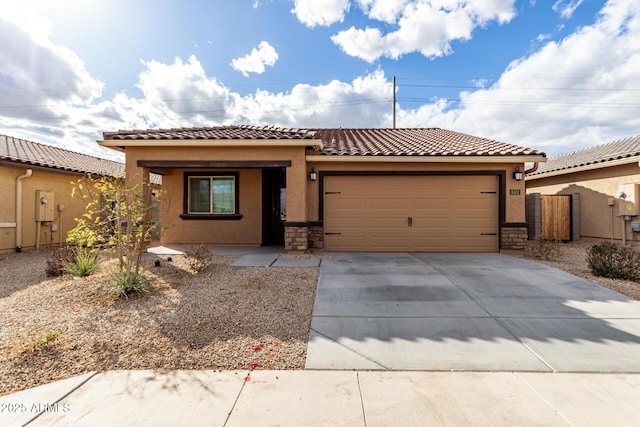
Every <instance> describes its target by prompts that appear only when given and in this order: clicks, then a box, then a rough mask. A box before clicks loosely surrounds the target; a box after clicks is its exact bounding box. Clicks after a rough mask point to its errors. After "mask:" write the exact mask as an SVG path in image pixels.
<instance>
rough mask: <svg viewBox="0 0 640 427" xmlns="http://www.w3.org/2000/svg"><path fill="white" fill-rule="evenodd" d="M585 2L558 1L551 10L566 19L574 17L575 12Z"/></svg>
mask: <svg viewBox="0 0 640 427" xmlns="http://www.w3.org/2000/svg"><path fill="white" fill-rule="evenodd" d="M582 2H583V0H569V1H566V0H557V1H556V2H555V3H554V4H553V6H551V8H552V9H553V11H554V12H557V13H559V14H560V16H562V17H563V18H565V19H569V18H571V17H572V16H573V12H575V11H576V9H577V8H578V7H580V5H581V4H582Z"/></svg>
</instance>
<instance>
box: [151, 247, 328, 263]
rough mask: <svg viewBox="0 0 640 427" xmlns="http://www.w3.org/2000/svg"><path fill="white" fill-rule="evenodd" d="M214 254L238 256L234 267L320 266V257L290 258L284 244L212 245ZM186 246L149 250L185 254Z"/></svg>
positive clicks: (178, 254)
mask: <svg viewBox="0 0 640 427" xmlns="http://www.w3.org/2000/svg"><path fill="white" fill-rule="evenodd" d="M210 249H211V253H212V254H213V255H223V256H237V257H238V259H237V260H235V261H234V262H233V263H232V264H231V266H232V267H318V266H319V265H320V257H313V258H288V257H287V253H286V251H285V250H284V248H283V247H282V246H215V245H210ZM185 251H186V246H184V245H172V246H155V247H152V248H149V249H148V250H147V252H149V253H152V254H155V255H157V256H159V257H168V256H181V255H184V252H185Z"/></svg>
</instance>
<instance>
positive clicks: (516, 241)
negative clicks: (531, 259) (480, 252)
mask: <svg viewBox="0 0 640 427" xmlns="http://www.w3.org/2000/svg"><path fill="white" fill-rule="evenodd" d="M527 239H528V226H527V224H525V223H523V224H513V225H507V226H503V227H502V228H501V238H500V240H501V242H500V249H518V250H523V249H524V247H525V246H526V244H527Z"/></svg>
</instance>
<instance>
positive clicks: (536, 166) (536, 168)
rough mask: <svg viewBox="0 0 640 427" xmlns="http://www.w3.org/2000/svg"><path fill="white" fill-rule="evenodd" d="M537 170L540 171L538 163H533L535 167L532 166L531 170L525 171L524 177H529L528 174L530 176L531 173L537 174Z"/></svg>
mask: <svg viewBox="0 0 640 427" xmlns="http://www.w3.org/2000/svg"><path fill="white" fill-rule="evenodd" d="M537 170H538V162H534V163H533V166H531V168H530V169H525V171H524V175H525V176H527V174H529V173H533V172H535V171H537Z"/></svg>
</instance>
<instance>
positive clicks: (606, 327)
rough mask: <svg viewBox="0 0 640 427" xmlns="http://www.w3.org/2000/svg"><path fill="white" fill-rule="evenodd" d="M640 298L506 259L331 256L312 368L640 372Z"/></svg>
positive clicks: (320, 291)
mask: <svg viewBox="0 0 640 427" xmlns="http://www.w3.org/2000/svg"><path fill="white" fill-rule="evenodd" d="M638 344H640V301H636V300H632V299H630V298H628V297H626V296H624V295H621V294H618V293H616V292H614V291H611V290H609V289H606V288H602V287H600V286H598V285H596V284H593V283H591V282H588V281H586V280H583V279H580V278H578V277H575V276H572V275H570V274H567V273H565V272H563V271H560V270H557V269H554V268H552V267H548V266H545V265H541V264H538V263H534V262H530V261H527V260H523V259H520V258H515V257H511V256H507V255H501V254H434V253H415V254H408V253H325V254H324V255H323V260H322V264H321V270H320V277H319V281H318V288H317V294H316V299H315V305H314V310H313V317H312V322H311V334H310V341H309V347H308V352H307V362H306V368H307V369H407V370H483V371H484V370H489V371H513V370H516V371H568V372H640V346H639V345H638Z"/></svg>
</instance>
